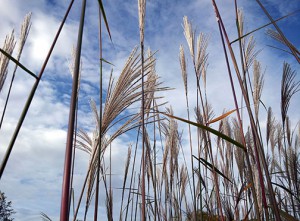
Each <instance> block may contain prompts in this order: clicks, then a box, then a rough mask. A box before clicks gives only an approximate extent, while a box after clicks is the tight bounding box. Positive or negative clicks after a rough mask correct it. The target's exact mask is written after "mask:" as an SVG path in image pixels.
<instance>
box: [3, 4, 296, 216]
mask: <svg viewBox="0 0 300 221" xmlns="http://www.w3.org/2000/svg"><path fill="white" fill-rule="evenodd" d="M256 2H257V4H258V6H259V8H261V9H262V12H263V13H264V14H265V15H267V17H268V19H269V20H270V23H268V24H266V25H264V26H262V27H257V29H255V30H254V31H250V32H247V31H246V29H245V27H246V25H245V24H246V21H245V20H244V13H246V12H247V11H246V10H245V12H244V11H243V10H241V9H239V8H238V4H237V1H234V4H233V7H234V9H235V18H236V32H237V39H235V40H233V41H230V39H229V37H228V33H227V27H226V26H225V25H224V21H223V16H222V14H220V12H219V8H218V4H217V3H216V2H215V1H214V0H213V1H212V7H213V9H214V11H215V15H216V17H217V23H216V25H217V27H218V31H219V34H220V45H221V46H222V47H223V52H224V63H225V64H226V66H227V74H228V77H229V81H230V82H229V83H230V86H231V92H232V98H233V101H234V108H233V109H232V110H224V111H223V112H222V114H221V115H219V116H216V114H215V112H214V109H213V106H212V105H211V103H212V102H211V101H212V99H213V97H210V96H209V94H208V93H207V91H208V89H209V87H210V85H211V82H209V81H208V80H207V79H208V78H207V76H208V75H209V74H210V73H209V69H208V64H209V63H211V62H214V60H213V59H212V58H210V57H209V55H208V49H209V47H210V35H208V34H205V33H204V32H199V33H197V32H196V30H195V29H194V26H193V24H192V22H191V21H190V20H189V19H188V16H184V17H183V20H182V28H183V29H182V30H183V36H184V37H185V41H186V42H182V44H181V45H180V46H179V52H178V55H179V62H178V67H180V69H181V73H178V76H180V75H181V77H182V84H183V87H184V91H183V92H182V93H184V96H185V100H186V104H185V105H186V111H187V112H186V117H178V116H177V114H176V113H175V112H174V111H173V108H172V107H171V106H170V105H168V104H166V102H165V101H164V100H163V99H162V97H161V93H160V92H162V91H165V90H169V89H170V88H168V87H165V86H163V84H162V82H161V81H160V78H159V76H158V73H156V67H155V65H156V58H155V53H152V52H151V50H148V52H146V50H145V49H144V48H145V39H147V38H151V36H147V35H146V34H145V33H147V32H145V30H147V25H146V24H147V22H146V1H142V0H139V1H138V2H137V3H138V12H137V14H138V19H139V38H140V39H139V47H135V48H134V49H133V50H132V52H131V53H130V54H129V56H128V59H127V61H126V62H125V64H124V66H123V69H122V70H121V71H120V73H119V74H118V77H117V78H115V77H114V74H113V71H111V73H110V74H109V80H108V85H107V87H106V88H103V82H102V80H103V79H102V78H103V76H104V75H102V72H103V67H102V65H103V63H106V64H109V65H112V64H111V63H110V62H108V61H106V60H105V59H104V58H103V55H102V50H103V49H102V28H101V27H102V26H101V25H102V23H103V24H105V27H106V30H107V31H108V33H109V37H110V39H113V36H111V35H110V30H109V23H108V21H107V18H106V14H105V10H104V7H103V4H102V1H98V3H99V4H98V5H99V45H100V53H99V55H100V67H99V69H100V74H99V88H100V90H101V93H100V94H99V100H93V99H91V100H90V107H91V108H90V109H91V113H92V116H93V121H94V124H93V125H91V127H90V128H93V129H92V130H86V128H85V129H83V128H81V125H78V124H77V117H75V119H74V122H71V123H72V124H74V125H75V126H74V131H71V132H70V136H71V139H72V141H73V143H74V145H72V155H73V156H70V157H71V162H72V169H71V171H70V173H71V174H72V175H71V177H73V174H75V173H76V171H75V170H74V168H76V167H75V166H74V165H75V164H76V163H77V162H76V161H75V157H74V155H75V153H76V152H75V148H76V151H84V152H85V153H86V154H87V155H88V158H89V160H88V162H87V171H86V174H85V179H84V182H83V185H82V187H81V189H79V190H74V186H75V185H74V182H75V180H73V179H72V178H71V180H72V181H71V184H70V187H66V188H64V191H65V193H66V195H67V199H63V200H62V203H64V204H67V208H65V212H64V216H63V217H69V220H74V221H76V220H78V219H82V220H90V219H91V217H92V218H94V220H97V219H98V216H99V215H98V208H100V207H102V208H104V209H103V211H106V219H107V220H110V221H111V220H117V219H118V220H120V221H121V220H125V221H127V220H128V221H129V220H130V221H132V220H143V221H145V220H155V221H156V220H157V221H159V220H192V221H198V220H200V221H204V220H224V221H225V220H276V221H279V220H292V221H294V220H299V219H300V216H299V214H300V199H299V195H300V186H299V183H300V182H299V181H300V180H299V177H300V163H299V162H300V161H299V156H300V152H299V149H300V142H299V139H300V124H299V122H298V123H296V122H297V121H298V119H290V117H289V107H290V105H291V103H292V101H293V99H292V98H293V96H294V95H295V94H296V93H298V92H299V90H300V82H299V80H297V79H298V76H297V72H296V70H294V69H293V66H292V64H289V63H287V62H285V61H283V62H282V65H280V68H281V69H282V80H281V88H279V90H280V91H281V100H280V102H278V103H280V111H281V119H277V118H276V117H275V116H276V115H275V114H274V112H273V107H266V106H265V104H264V102H263V100H262V99H263V98H262V94H263V88H264V85H265V83H266V82H265V76H266V75H267V74H268V70H267V69H265V68H264V64H263V63H262V62H261V61H259V59H258V58H259V56H258V55H259V53H260V52H261V50H260V49H257V42H256V39H255V37H254V35H253V34H254V33H255V32H256V31H258V30H260V29H262V28H265V27H268V26H271V25H273V26H274V28H275V29H276V30H273V29H268V30H267V35H268V36H270V37H271V38H272V39H275V40H276V41H278V42H280V43H281V44H282V45H283V46H284V47H285V49H283V50H284V51H286V52H288V54H289V56H293V58H295V59H296V61H298V62H299V51H298V49H297V48H296V47H295V46H294V45H293V44H292V43H291V42H290V41H289V40H288V39H287V37H286V36H285V35H284V33H283V32H282V30H281V29H280V28H279V27H278V25H277V24H276V22H277V21H279V20H281V19H287V18H288V17H289V16H291V15H292V13H290V14H288V15H287V16H284V17H283V18H280V19H277V20H274V19H273V18H272V17H271V15H270V14H269V12H268V11H267V10H266V8H265V6H264V5H263V4H262V3H261V1H259V0H256ZM71 6H72V5H70V7H71ZM67 14H68V13H67ZM67 14H66V16H67ZM30 16H31V14H28V15H27V16H26V18H25V20H24V23H23V25H22V31H21V38H20V41H19V49H18V55H17V58H16V61H15V63H16V64H17V66H20V64H19V63H18V62H19V60H20V57H21V52H22V50H23V47H24V44H25V41H26V39H27V36H28V33H29V30H30V25H31V23H30ZM82 19H84V18H82ZM102 19H103V20H102ZM63 23H64V21H63ZM63 23H62V24H63ZM81 31H83V30H81ZM58 33H59V32H58ZM81 34H82V33H81ZM234 44H235V46H236V47H235V48H234V46H233V45H234ZM54 45H55V44H54ZM14 46H15V40H14V33H13V32H12V34H10V35H8V36H7V38H6V40H5V42H4V46H3V47H2V49H3V50H4V51H5V52H6V53H7V54H4V53H1V55H0V91H1V90H2V88H3V85H4V83H5V79H6V76H7V73H8V63H9V60H10V59H12V57H11V55H12V53H13V49H14ZM78 47H79V48H78ZM78 47H77V48H76V50H74V51H75V52H74V57H76V59H74V60H76V62H73V61H72V62H71V64H70V66H71V68H70V69H71V73H73V74H75V72H74V70H75V68H74V67H75V66H74V65H76V67H77V68H76V71H77V72H78V73H77V74H76V75H77V77H78V82H77V83H78V84H77V85H75V86H74V88H75V91H76V93H78V92H79V91H80V84H81V82H82V81H80V80H79V76H78V74H79V73H80V70H81V66H80V65H81V63H79V60H80V59H79V55H78V53H79V51H80V49H81V47H82V46H81V45H80V44H79V46H78ZM176 47H177V46H176ZM52 49H53V48H52ZM50 54H51V53H50ZM50 54H49V56H50ZM76 55H77V56H76ZM46 63H47V61H46ZM17 66H16V67H17ZM20 67H21V66H20ZM188 67H191V68H188ZM23 68H24V67H23ZM14 70H16V68H15V69H14ZM191 70H192V71H191ZM42 72H43V71H42ZM12 76H13V78H12V81H11V85H12V82H13V79H14V78H15V77H17V75H15V71H13V75H12ZM38 80H40V78H38ZM191 81H194V82H196V83H195V84H190V82H191ZM193 85H194V86H195V88H194V91H196V92H195V94H191V93H190V92H189V91H191V89H192V88H190V87H192V86H193ZM10 88H11V89H12V90H13V87H10ZM237 91H240V92H241V95H238V93H237ZM9 93H10V91H9ZM7 97H9V95H8V96H7ZM79 98H80V97H79V96H76V98H75V106H74V107H73V108H74V109H73V110H75V113H76V111H77V110H78V108H79V107H78V99H79ZM192 99H194V101H193V103H195V104H196V105H195V106H191V100H192ZM263 111H265V113H266V115H267V116H266V123H265V125H263V123H262V122H263V121H261V116H262V112H263ZM4 112H5V111H4ZM3 116H4V113H3ZM179 122H181V123H179ZM182 123H184V124H182ZM1 124H2V121H1ZM185 126H186V127H185ZM194 127H196V130H194ZM127 134H129V135H130V138H132V139H130V141H131V142H128V143H126V144H125V145H124V146H125V147H123V148H127V154H124V159H122V160H123V161H124V166H123V170H122V174H113V171H114V168H115V167H116V165H114V164H113V163H112V151H116V150H119V149H118V148H120V147H118V146H117V145H116V144H115V142H114V141H116V139H117V138H120V137H122V136H125V135H127ZM184 136H187V138H186V137H184ZM185 140H187V141H188V142H185ZM120 162H121V160H120ZM113 176H118V177H119V178H120V180H121V182H120V183H119V184H118V185H119V186H116V183H114V181H113V180H114V179H113ZM75 192H76V193H78V192H79V193H80V195H79V196H78V197H75V196H74V195H75V194H74V193H75ZM71 199H72V200H71ZM118 199H119V200H118ZM71 207H72V208H73V209H70V208H71ZM93 207H94V211H91V208H93ZM45 210H46V209H45ZM79 211H82V213H80V212H79ZM41 217H42V219H43V220H51V218H50V217H49V216H47V215H46V214H45V213H41Z"/></svg>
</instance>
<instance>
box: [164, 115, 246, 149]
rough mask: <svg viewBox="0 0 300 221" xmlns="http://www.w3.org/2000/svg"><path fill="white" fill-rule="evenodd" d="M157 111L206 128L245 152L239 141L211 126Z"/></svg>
mask: <svg viewBox="0 0 300 221" xmlns="http://www.w3.org/2000/svg"><path fill="white" fill-rule="evenodd" d="M159 113H161V114H163V115H165V116H168V117H171V118H174V119H176V120H180V121H182V122H185V123H188V124H191V125H194V126H196V127H199V128H201V129H203V130H206V131H208V132H210V133H212V134H214V135H216V136H218V137H220V138H222V139H224V140H226V141H228V142H230V143H232V144H234V145H235V146H237V147H239V148H241V149H242V150H244V151H245V152H247V149H246V148H245V147H244V146H243V145H242V144H241V143H239V142H237V141H236V140H234V139H232V138H230V137H228V136H226V135H225V134H222V133H221V132H219V131H217V130H215V129H212V128H210V127H207V126H204V125H203V124H199V123H195V122H192V121H189V120H186V119H183V118H180V117H176V116H173V115H171V114H167V113H163V112H159Z"/></svg>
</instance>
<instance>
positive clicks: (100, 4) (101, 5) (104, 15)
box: [98, 0, 112, 41]
mask: <svg viewBox="0 0 300 221" xmlns="http://www.w3.org/2000/svg"><path fill="white" fill-rule="evenodd" d="M98 2H99V7H100V10H101V12H102V16H103V19H104V22H105V26H106V29H107V32H108V35H109V38H110V40H111V41H112V38H111V34H110V30H109V25H108V22H107V19H106V14H105V10H104V7H103V3H102V0H98Z"/></svg>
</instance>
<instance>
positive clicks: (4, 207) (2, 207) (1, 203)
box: [0, 191, 16, 221]
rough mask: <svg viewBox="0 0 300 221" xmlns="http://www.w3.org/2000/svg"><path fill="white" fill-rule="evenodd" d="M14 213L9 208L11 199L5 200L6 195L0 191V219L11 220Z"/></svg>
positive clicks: (1, 220)
mask: <svg viewBox="0 0 300 221" xmlns="http://www.w3.org/2000/svg"><path fill="white" fill-rule="evenodd" d="M14 213H16V212H15V211H14V210H13V209H12V208H11V201H9V202H7V201H6V196H5V195H4V193H3V192H1V191H0V221H12V220H14V219H13V218H12V215H13V214H14Z"/></svg>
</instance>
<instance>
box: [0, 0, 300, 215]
mask: <svg viewBox="0 0 300 221" xmlns="http://www.w3.org/2000/svg"><path fill="white" fill-rule="evenodd" d="M103 2H104V6H105V9H106V15H107V18H108V22H109V25H110V29H111V34H112V39H113V45H112V44H111V42H110V40H109V38H108V35H107V34H106V31H105V30H104V33H105V34H104V51H103V56H104V58H105V59H106V60H108V61H110V62H112V63H113V64H114V65H115V67H114V75H115V76H117V75H118V73H119V72H120V70H121V69H122V67H123V64H124V61H125V60H126V58H127V56H128V55H129V53H130V52H131V50H132V49H133V47H134V46H135V45H138V44H139V29H138V13H137V1H136V0H129V1H122V0H111V1H103ZM262 2H263V3H264V4H265V6H266V7H267V9H268V10H270V13H271V14H272V16H273V17H274V18H278V17H281V16H283V15H286V14H287V13H290V12H293V11H294V10H297V9H300V2H299V1H298V0H290V1H280V0H265V1H262ZM217 3H218V5H219V7H220V12H221V14H222V16H223V19H224V21H225V25H226V27H227V30H228V33H229V37H230V39H231V40H233V39H235V38H236V36H237V34H236V27H235V16H234V6H233V1H217ZM238 3H239V6H240V7H242V8H243V10H244V13H245V22H246V29H247V31H250V30H253V29H255V28H257V27H259V26H260V25H263V24H265V23H267V22H268V19H267V18H266V16H265V15H264V14H263V13H262V11H261V9H260V8H259V6H258V5H257V4H256V3H255V1H246V0H242V1H238ZM68 4H69V1H67V0H60V1H58V0H52V1H47V0H31V1H20V0H0V44H1V45H2V44H3V41H4V39H5V35H6V34H8V33H9V32H10V31H11V29H12V28H14V29H15V32H16V34H17V37H18V36H19V29H20V24H21V22H22V20H23V18H24V16H25V15H26V14H27V13H29V12H32V20H31V21H32V28H31V32H30V34H29V36H28V41H27V44H26V45H25V48H24V53H23V55H22V57H21V62H22V63H23V64H24V65H25V66H26V67H28V68H29V69H30V70H32V71H34V72H35V73H37V72H38V71H39V70H40V68H41V65H42V62H43V60H44V58H45V55H46V53H47V51H48V49H49V47H50V44H51V42H52V39H53V37H54V35H55V33H56V30H57V28H58V26H59V23H60V20H61V19H62V17H63V15H64V12H65V10H66V7H67V5H68ZM80 5H81V3H80V1H75V3H74V7H73V9H72V11H71V15H70V18H69V19H68V21H67V24H66V26H65V28H64V31H63V33H62V35H61V37H60V39H59V41H58V45H57V47H56V49H55V50H54V53H53V56H52V59H51V60H50V63H49V65H48V67H47V69H46V71H45V74H44V77H43V79H42V81H41V84H40V86H39V87H38V90H37V93H36V95H35V98H34V100H33V103H32V105H31V108H30V111H29V113H28V116H27V118H26V120H25V122H24V126H23V127H22V130H21V132H20V135H19V137H18V140H17V142H16V144H15V146H14V150H13V152H12V155H11V158H10V161H9V162H8V165H7V168H6V170H5V173H4V175H3V178H2V180H1V181H0V190H1V191H3V192H5V193H6V196H7V197H8V199H9V200H11V201H12V202H13V207H14V209H15V210H16V212H17V213H16V214H15V220H21V221H26V220H34V221H35V220H41V218H40V215H39V214H40V212H44V213H46V214H48V215H49V216H50V217H52V218H53V220H58V217H59V210H60V196H61V182H62V171H63V160H64V150H65V143H66V128H67V123H68V110H69V99H70V91H71V81H72V78H71V75H70V74H69V71H68V62H69V60H70V57H71V56H70V55H71V50H72V46H73V45H76V37H77V26H78V18H79V13H80ZM87 6H88V7H87V14H86V15H87V17H86V26H85V34H84V42H83V58H82V62H83V69H82V81H81V82H82V86H81V88H82V90H81V92H80V111H79V125H80V127H83V128H87V129H91V128H92V126H91V125H93V123H94V122H93V118H92V114H91V113H90V111H89V99H90V98H92V97H93V98H97V96H98V92H99V89H98V86H97V85H98V83H97V82H98V66H99V65H98V61H99V60H98V43H97V42H98V15H97V1H96V0H95V1H88V5H87ZM146 10H147V11H146V32H145V44H146V47H150V48H151V50H153V51H156V50H158V53H157V66H156V70H157V73H158V74H159V75H160V76H161V81H163V82H164V86H169V87H172V88H174V90H172V91H168V92H165V93H164V94H163V95H164V96H165V100H166V101H168V102H169V105H172V107H173V109H174V113H175V115H178V116H183V117H185V111H186V110H185V106H184V105H181V104H184V102H185V99H184V92H183V91H184V88H183V83H182V80H181V72H180V65H179V60H178V54H179V45H180V44H183V45H184V47H185V49H186V55H188V51H187V44H186V41H185V39H184V35H183V28H182V19H183V16H185V15H187V16H188V18H189V20H191V21H192V23H193V26H194V27H195V28H196V30H197V33H199V32H204V33H207V34H209V35H210V43H209V46H208V52H209V60H208V62H209V66H208V75H207V85H208V97H210V99H209V100H210V101H211V103H212V106H213V108H214V111H215V114H216V115H220V114H221V113H222V111H223V110H224V109H227V110H231V109H233V108H234V104H233V99H232V97H231V93H230V89H229V83H228V77H227V72H226V66H225V62H224V55H223V53H222V45H221V43H220V36H219V32H218V27H217V24H216V18H215V16H214V11H213V8H212V6H211V2H210V1H209V0H198V1H197V0H187V1H183V0H176V1H175V0H165V1H159V0H149V1H147V9H146ZM278 25H279V26H280V28H282V30H283V31H285V33H286V36H287V38H288V39H289V40H290V41H291V42H292V43H293V44H294V45H295V46H296V47H297V48H300V38H299V31H298V30H300V14H299V13H298V14H296V15H294V16H291V17H289V18H287V19H285V20H282V21H280V22H279V23H278ZM270 27H271V26H270ZM265 31H266V29H263V30H260V31H258V32H256V33H255V34H254V37H255V38H256V41H257V49H262V51H261V53H260V54H259V56H258V60H259V61H261V63H262V67H263V69H266V74H265V87H264V91H263V95H262V100H263V101H264V103H265V105H266V106H267V107H268V106H272V107H273V110H274V112H275V114H276V116H277V118H278V120H279V119H280V118H279V117H280V112H279V108H280V106H279V103H280V100H279V99H280V80H281V73H282V65H283V61H287V62H289V63H290V64H291V65H292V68H293V69H294V70H296V71H297V72H298V75H297V79H298V80H299V79H300V78H299V64H298V63H297V62H296V61H295V59H294V58H293V57H292V56H290V55H288V54H286V53H284V52H282V51H279V50H275V49H272V48H270V47H268V46H267V45H273V46H280V45H279V44H278V43H276V42H275V41H274V40H272V39H270V37H268V36H267V35H265ZM187 57H188V56H187ZM12 67H13V66H11V69H12ZM191 67H192V65H191V59H190V58H189V57H188V68H189V71H190V72H191ZM104 69H105V72H104V75H105V76H106V77H105V79H104V83H105V85H107V83H108V77H107V76H109V74H110V69H111V66H109V65H106V66H105V67H104ZM193 77H194V76H193V73H192V72H191V73H189V84H190V86H189V87H190V89H189V93H190V94H193V92H195V90H194V89H193V88H195V87H193V83H194V81H193ZM9 79H10V75H8V78H7V82H8V81H9ZM33 83H34V81H33V79H32V78H31V77H30V76H27V75H26V74H25V73H24V72H22V71H20V70H19V71H18V72H17V77H16V80H15V84H14V88H13V93H12V97H11V100H10V103H9V107H8V112H7V116H6V118H5V122H4V125H3V129H1V131H0V158H1V160H2V156H3V155H4V152H5V149H6V147H7V145H8V143H9V140H10V137H11V134H12V132H13V130H14V127H15V125H16V121H17V119H18V117H19V116H20V112H21V110H22V108H23V106H24V103H25V101H26V99H27V96H28V94H29V91H30V88H31V86H32V84H33ZM7 88H8V83H6V85H5V87H4V89H3V91H2V92H1V94H0V107H1V109H2V107H3V104H4V100H5V95H6V93H7ZM193 100H194V99H193ZM193 100H191V107H194V106H195V102H194V101H193ZM299 107H300V97H299V94H297V95H296V96H295V97H294V99H293V100H292V101H291V106H290V111H289V115H290V116H291V118H292V119H295V121H294V122H296V121H298V120H299V118H300V113H299V110H298V109H299ZM1 109H0V113H1V112H2V110H1ZM265 116H266V113H265V112H263V111H262V113H261V118H262V119H261V120H262V122H264V121H265ZM185 130H186V128H185ZM129 140H130V136H129V137H128V136H124V137H121V138H118V139H117V140H116V141H115V142H114V145H115V146H116V147H118V148H115V149H113V157H112V160H113V162H114V163H115V164H114V165H116V166H115V167H114V168H113V173H115V174H117V175H116V176H115V178H114V179H113V182H114V186H115V187H120V185H121V179H122V174H123V165H124V164H123V162H124V156H126V154H127V144H128V143H129ZM77 156H78V157H77V160H78V161H77V166H76V176H75V181H76V182H75V189H77V190H78V189H80V187H81V184H82V179H83V177H84V174H85V171H86V167H87V164H88V156H87V155H86V154H85V153H82V152H78V155H77ZM120 162H121V163H120ZM77 196H78V195H77ZM118 198H119V197H118V191H115V199H116V202H117V200H118ZM103 205H104V204H103V203H102V204H101V206H103ZM116 208H118V206H117V205H116ZM101 209H102V211H103V214H104V208H103V207H102V208H101ZM91 210H92V209H91ZM116 210H117V209H116ZM104 217H105V216H104Z"/></svg>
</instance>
